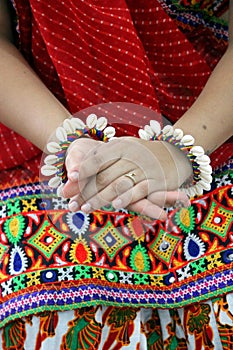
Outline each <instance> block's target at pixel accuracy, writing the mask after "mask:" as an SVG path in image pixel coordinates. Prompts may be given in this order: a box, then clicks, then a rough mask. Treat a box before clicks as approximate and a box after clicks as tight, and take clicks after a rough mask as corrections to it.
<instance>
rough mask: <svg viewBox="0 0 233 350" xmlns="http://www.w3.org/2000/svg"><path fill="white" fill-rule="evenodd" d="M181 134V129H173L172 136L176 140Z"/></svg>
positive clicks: (179, 138)
mask: <svg viewBox="0 0 233 350" xmlns="http://www.w3.org/2000/svg"><path fill="white" fill-rule="evenodd" d="M183 136H184V133H183V131H182V130H181V129H175V130H174V132H173V137H174V138H175V139H176V140H181V139H182V137H183Z"/></svg>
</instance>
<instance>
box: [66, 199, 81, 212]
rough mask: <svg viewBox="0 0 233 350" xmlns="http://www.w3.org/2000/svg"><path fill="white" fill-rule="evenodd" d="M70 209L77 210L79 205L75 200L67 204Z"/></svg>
mask: <svg viewBox="0 0 233 350" xmlns="http://www.w3.org/2000/svg"><path fill="white" fill-rule="evenodd" d="M68 207H69V210H70V211H77V210H78V209H79V205H78V203H77V202H75V201H73V202H70V203H69V204H68Z"/></svg>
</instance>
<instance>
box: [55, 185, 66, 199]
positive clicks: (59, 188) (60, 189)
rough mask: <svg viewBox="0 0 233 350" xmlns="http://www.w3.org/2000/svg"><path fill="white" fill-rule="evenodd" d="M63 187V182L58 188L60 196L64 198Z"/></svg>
mask: <svg viewBox="0 0 233 350" xmlns="http://www.w3.org/2000/svg"><path fill="white" fill-rule="evenodd" d="M63 187H64V184H63V183H61V184H60V186H58V188H57V196H58V197H62V198H63V196H62V189H63Z"/></svg>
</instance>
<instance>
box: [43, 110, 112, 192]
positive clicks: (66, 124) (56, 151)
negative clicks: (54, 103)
mask: <svg viewBox="0 0 233 350" xmlns="http://www.w3.org/2000/svg"><path fill="white" fill-rule="evenodd" d="M107 124H108V121H107V118H105V117H100V118H97V116H96V115H95V114H90V115H89V116H88V117H87V119H86V124H85V123H84V122H83V121H82V120H81V119H79V118H70V119H65V120H64V121H63V124H62V126H59V127H58V128H57V129H56V138H57V140H58V142H56V141H51V142H49V143H48V144H47V150H48V151H49V152H50V153H51V154H49V155H48V156H46V157H45V159H44V163H45V164H44V165H43V166H42V167H41V173H42V175H44V176H49V177H51V176H52V177H51V179H50V180H49V182H48V185H49V186H50V187H52V188H57V194H58V196H60V195H61V190H62V188H63V186H64V184H65V182H66V181H67V176H66V169H65V157H66V152H67V150H68V148H69V146H70V145H71V143H72V142H73V141H75V140H77V139H78V138H80V137H82V136H83V135H88V136H92V137H95V138H97V139H98V140H101V141H104V142H107V141H109V140H110V139H112V138H113V137H114V135H115V128H114V127H112V126H107Z"/></svg>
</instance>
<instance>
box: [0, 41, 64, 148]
mask: <svg viewBox="0 0 233 350" xmlns="http://www.w3.org/2000/svg"><path fill="white" fill-rule="evenodd" d="M0 76H1V79H0V121H1V122H2V123H3V124H5V125H6V126H8V127H9V128H11V129H13V130H15V131H16V132H18V133H19V134H21V135H22V136H24V137H26V138H27V139H29V140H30V141H31V142H32V143H34V144H35V145H36V146H38V147H39V148H41V149H43V148H44V146H45V145H46V143H47V141H48V138H49V137H50V136H51V134H52V133H53V132H54V130H55V129H56V127H57V126H58V125H60V124H61V122H62V121H63V120H64V119H65V118H67V116H69V112H68V111H67V110H66V109H65V108H64V107H63V106H62V105H61V103H60V102H59V101H58V100H57V99H56V98H55V97H54V96H53V95H52V93H51V92H50V91H49V90H48V89H47V88H46V87H45V85H44V84H43V83H42V82H41V81H40V79H39V78H38V77H37V75H36V74H35V73H34V72H33V70H32V69H31V68H30V67H29V65H28V64H27V62H26V61H25V60H24V58H23V57H22V56H21V54H20V52H19V51H18V50H17V48H16V47H15V46H14V45H13V44H12V43H10V41H9V40H8V39H7V38H5V37H4V36H3V37H1V38H0Z"/></svg>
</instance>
